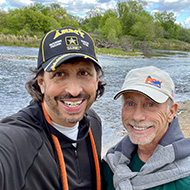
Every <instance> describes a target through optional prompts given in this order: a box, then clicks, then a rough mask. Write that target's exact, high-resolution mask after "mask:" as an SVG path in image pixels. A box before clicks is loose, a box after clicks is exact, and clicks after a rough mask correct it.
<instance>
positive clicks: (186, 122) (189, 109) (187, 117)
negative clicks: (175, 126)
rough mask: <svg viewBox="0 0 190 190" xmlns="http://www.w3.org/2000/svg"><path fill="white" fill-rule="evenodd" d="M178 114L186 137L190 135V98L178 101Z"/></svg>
mask: <svg viewBox="0 0 190 190" xmlns="http://www.w3.org/2000/svg"><path fill="white" fill-rule="evenodd" d="M177 116H178V118H179V123H180V126H181V129H182V131H183V133H184V135H185V137H190V100H188V101H184V102H178V112H177Z"/></svg>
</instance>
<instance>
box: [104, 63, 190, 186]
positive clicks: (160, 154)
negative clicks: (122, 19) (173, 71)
mask: <svg viewBox="0 0 190 190" xmlns="http://www.w3.org/2000/svg"><path fill="white" fill-rule="evenodd" d="M121 95H122V122H123V126H124V127H125V129H126V130H127V132H128V134H127V135H126V136H125V137H124V138H123V139H122V140H121V141H120V142H119V143H118V144H117V145H115V146H113V147H112V148H110V149H109V150H108V152H107V154H106V155H105V156H104V158H103V161H102V166H103V169H102V171H103V173H102V176H103V177H102V179H103V188H102V189H104V190H113V189H116V190H144V189H151V190H153V189H155V190H182V189H190V177H189V176H190V139H189V138H185V137H184V136H183V133H182V131H181V129H180V126H179V123H178V118H177V117H176V116H175V114H176V111H177V104H176V103H174V83H173V81H172V79H171V78H170V76H169V75H168V73H166V72H165V71H163V70H160V69H159V68H157V67H154V66H149V67H142V68H137V69H133V70H131V71H130V72H129V73H128V74H127V75H126V78H125V81H124V83H123V86H122V88H121V90H120V91H119V92H118V93H117V94H116V96H115V97H114V98H115V99H117V98H119V97H120V96H121Z"/></svg>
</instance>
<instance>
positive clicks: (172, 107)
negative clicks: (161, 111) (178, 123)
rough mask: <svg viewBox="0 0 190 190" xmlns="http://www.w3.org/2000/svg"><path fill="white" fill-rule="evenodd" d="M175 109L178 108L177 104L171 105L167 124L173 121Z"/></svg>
mask: <svg viewBox="0 0 190 190" xmlns="http://www.w3.org/2000/svg"><path fill="white" fill-rule="evenodd" d="M177 108H178V104H177V103H173V104H172V106H171V108H170V111H169V114H168V122H169V123H170V122H171V121H172V120H173V118H174V116H175V114H176V112H177Z"/></svg>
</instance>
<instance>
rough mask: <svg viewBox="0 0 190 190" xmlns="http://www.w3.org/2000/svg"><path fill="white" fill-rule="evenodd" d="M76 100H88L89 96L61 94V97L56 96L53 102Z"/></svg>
mask: <svg viewBox="0 0 190 190" xmlns="http://www.w3.org/2000/svg"><path fill="white" fill-rule="evenodd" d="M74 98H76V99H78V98H81V99H89V98H90V96H89V95H88V94H78V95H77V96H73V95H71V94H69V93H68V94H63V95H60V96H56V97H55V100H56V101H57V100H63V99H74Z"/></svg>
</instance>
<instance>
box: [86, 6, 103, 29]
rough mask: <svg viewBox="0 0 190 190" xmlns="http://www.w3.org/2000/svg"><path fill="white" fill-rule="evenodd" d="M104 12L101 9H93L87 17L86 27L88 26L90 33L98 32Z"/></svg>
mask: <svg viewBox="0 0 190 190" xmlns="http://www.w3.org/2000/svg"><path fill="white" fill-rule="evenodd" d="M102 14H103V10H102V9H101V8H99V7H96V8H94V9H91V10H90V11H89V12H88V13H87V17H86V21H87V23H86V26H88V31H90V32H97V31H98V28H99V24H100V21H101V18H102Z"/></svg>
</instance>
